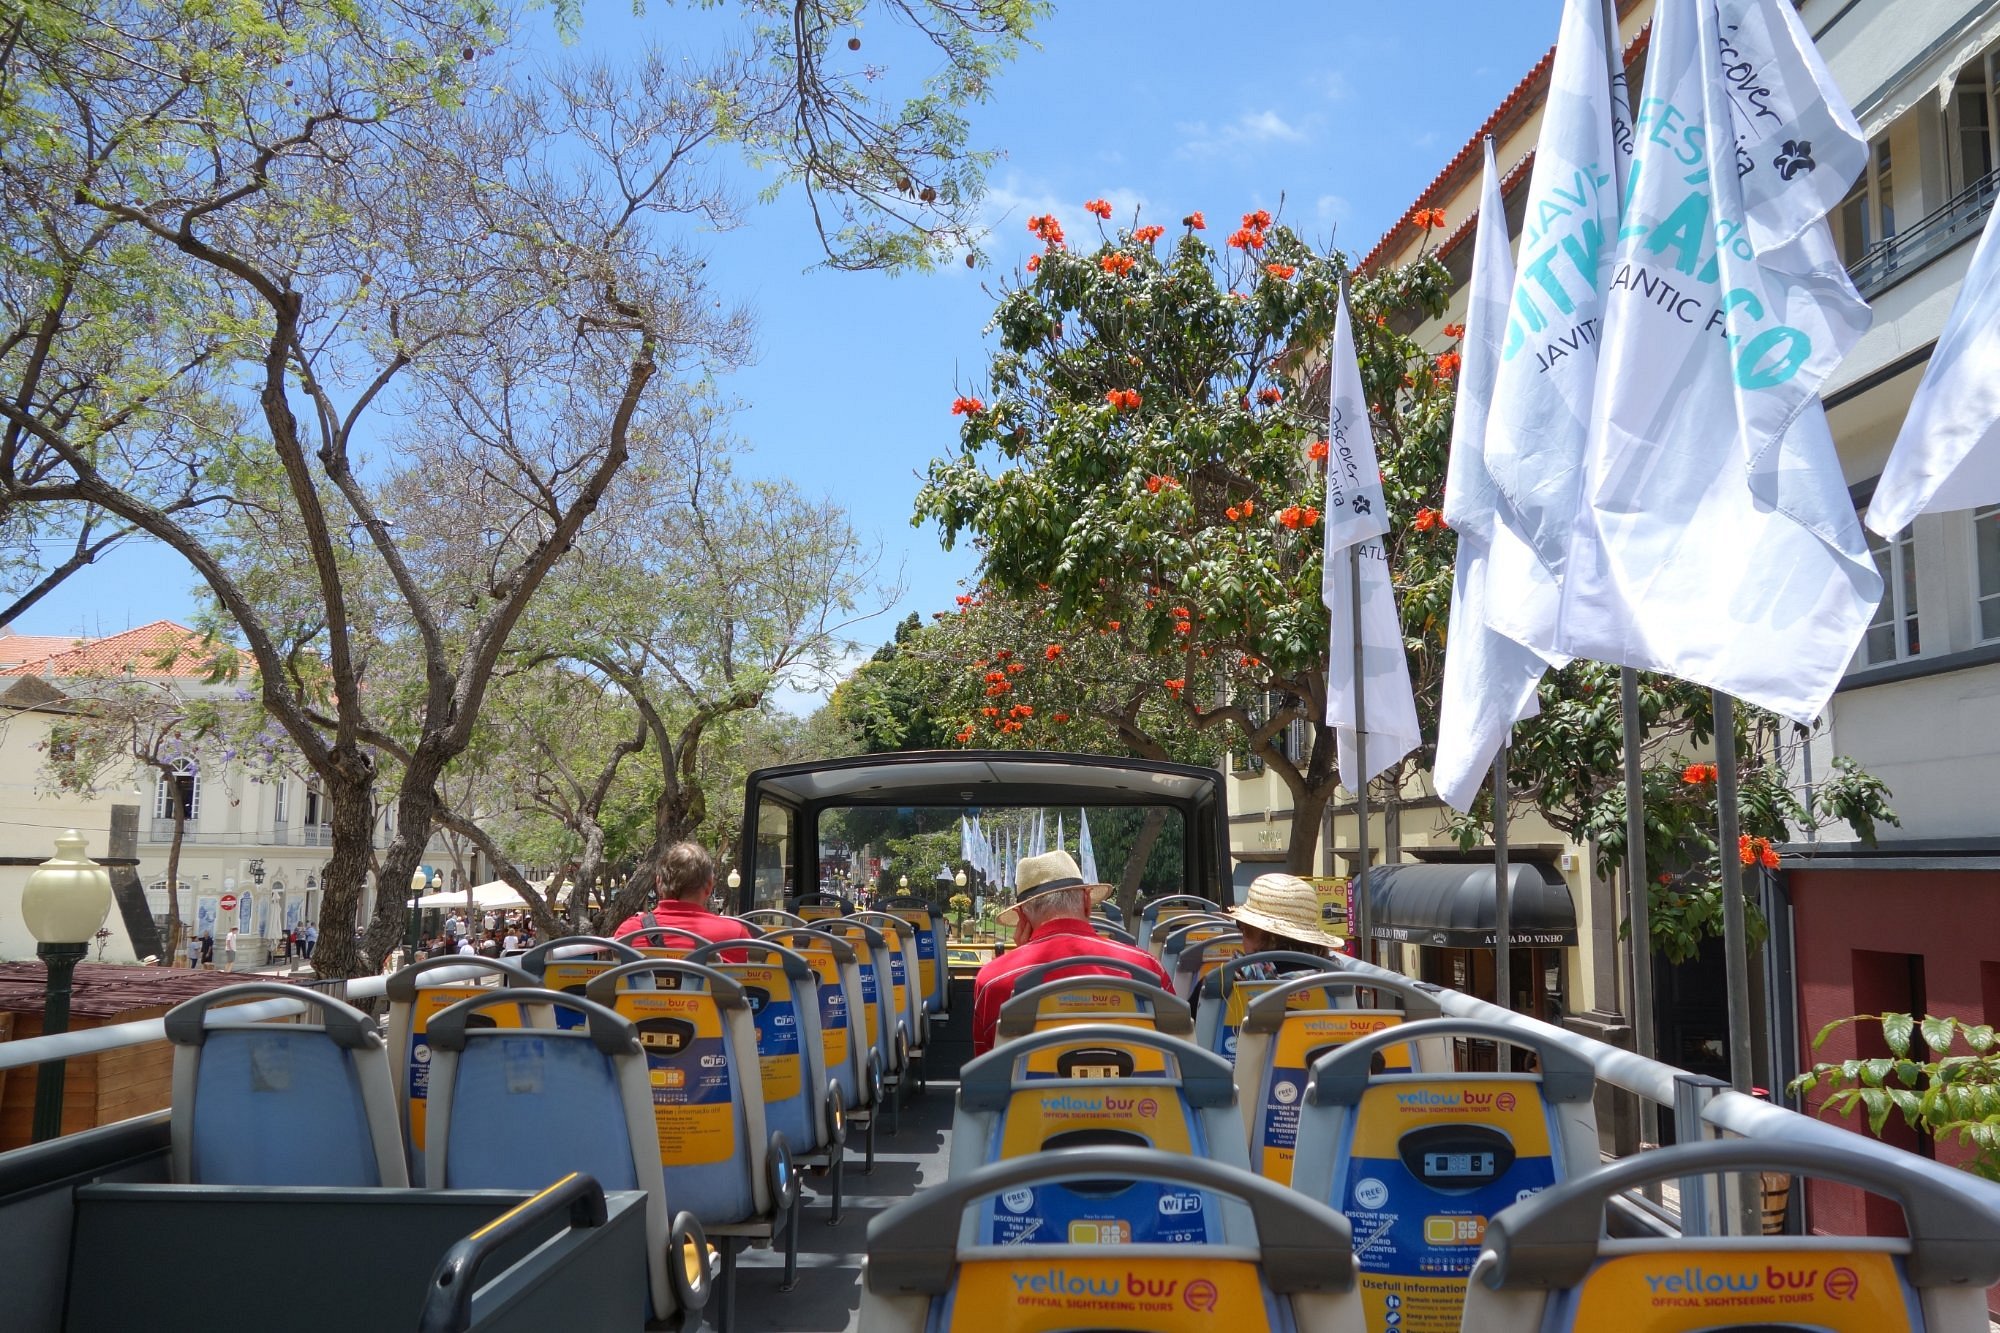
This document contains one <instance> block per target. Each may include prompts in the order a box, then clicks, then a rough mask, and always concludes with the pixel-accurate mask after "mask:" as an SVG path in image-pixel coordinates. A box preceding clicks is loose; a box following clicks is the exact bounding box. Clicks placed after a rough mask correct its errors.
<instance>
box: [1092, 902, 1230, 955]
mask: <svg viewBox="0 0 2000 1333" xmlns="http://www.w3.org/2000/svg"><path fill="white" fill-rule="evenodd" d="M1108 906H1109V904H1108V903H1107V904H1102V905H1100V906H1099V907H1098V909H1097V910H1098V911H1100V912H1102V911H1104V910H1105V908H1106V907H1108ZM1189 914H1193V915H1196V916H1214V915H1216V907H1215V904H1214V903H1212V902H1210V901H1209V900H1208V899H1206V898H1203V897H1201V896H1200V895H1198V894H1193V893H1169V894H1167V895H1166V896H1164V897H1160V898H1155V899H1153V901H1151V902H1149V903H1146V904H1145V905H1143V906H1142V907H1140V908H1139V927H1138V929H1137V930H1134V931H1133V932H1132V933H1133V934H1134V935H1137V936H1138V937H1139V947H1140V948H1141V949H1146V950H1149V951H1150V952H1151V953H1152V955H1153V957H1155V958H1158V957H1159V956H1160V951H1159V950H1158V949H1157V948H1154V947H1153V933H1154V931H1155V930H1156V929H1158V927H1159V924H1160V918H1161V917H1163V916H1164V917H1167V918H1168V919H1172V918H1173V917H1177V916H1187V915H1189ZM1116 919H1117V920H1118V923H1119V924H1120V925H1124V924H1125V922H1124V919H1123V917H1122V915H1121V916H1120V917H1119V918H1116ZM1161 938H1163V939H1164V938H1165V936H1162V937H1161Z"/></svg>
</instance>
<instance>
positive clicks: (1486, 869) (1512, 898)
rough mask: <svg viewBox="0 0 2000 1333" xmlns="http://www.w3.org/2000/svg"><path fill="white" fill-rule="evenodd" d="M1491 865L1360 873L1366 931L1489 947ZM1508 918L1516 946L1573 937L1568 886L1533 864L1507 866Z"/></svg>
mask: <svg viewBox="0 0 2000 1333" xmlns="http://www.w3.org/2000/svg"><path fill="white" fill-rule="evenodd" d="M1493 888H1494V885H1493V867H1492V866H1491V865H1490V864H1489V865H1483V866H1482V865H1393V866H1375V867H1373V868H1371V869H1370V870H1369V872H1368V906H1369V933H1370V934H1371V935H1373V936H1374V937H1375V938H1376V939H1378V940H1393V941H1396V942H1398V943H1402V944H1427V945H1432V946H1435V947H1438V948H1445V949H1491V948H1492V947H1494V946H1493ZM1507 888H1508V913H1507V915H1508V925H1509V927H1510V929H1511V931H1512V935H1513V941H1514V944H1515V945H1516V947H1527V946H1530V945H1539V946H1543V947H1554V946H1557V945H1573V944H1575V943H1576V906H1575V904H1573V903H1572V902H1571V901H1570V897H1569V886H1568V885H1567V884H1565V883H1563V880H1562V877H1561V876H1560V875H1558V874H1557V873H1556V872H1555V871H1554V870H1553V869H1551V868H1550V867H1547V866H1540V865H1522V864H1519V863H1514V864H1510V865H1509V866H1508V867H1507Z"/></svg>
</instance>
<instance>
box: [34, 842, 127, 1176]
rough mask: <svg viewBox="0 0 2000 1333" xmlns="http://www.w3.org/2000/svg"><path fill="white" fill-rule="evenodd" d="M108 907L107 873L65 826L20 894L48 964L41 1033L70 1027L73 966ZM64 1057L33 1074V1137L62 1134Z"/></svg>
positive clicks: (37, 949) (37, 946) (38, 950)
mask: <svg viewBox="0 0 2000 1333" xmlns="http://www.w3.org/2000/svg"><path fill="white" fill-rule="evenodd" d="M110 910H111V875H110V874H109V872H107V871H106V870H105V869H104V867H103V866H100V865H98V864H97V862H95V861H93V860H91V859H90V858H89V857H88V856H86V855H84V841H83V835H82V834H81V833H79V832H77V831H76V830H75V829H66V830H64V832H63V834H62V836H61V837H58V838H57V839H56V854H55V856H54V857H52V858H50V859H49V860H47V861H44V862H42V864H41V865H40V866H38V867H37V868H36V869H35V872H34V873H33V874H31V875H29V876H28V885H27V888H26V889H25V890H24V891H23V892H22V894H21V920H22V922H23V923H24V924H25V925H26V926H27V927H28V932H29V933H30V934H32V935H33V936H34V937H35V953H36V955H37V956H38V957H40V958H41V960H42V963H43V965H44V966H46V967H47V968H48V971H49V977H48V990H47V992H46V996H45V999H44V1001H43V1006H42V1032H43V1034H44V1035H46V1036H53V1035H54V1034H55V1033H58V1032H67V1031H69V998H70V989H71V985H72V982H73V981H74V978H75V975H76V965H77V964H78V963H79V962H81V961H82V960H83V956H84V955H85V954H86V953H88V952H89V951H90V940H91V937H92V936H94V935H95V934H96V933H97V928H98V927H99V926H101V925H103V924H104V918H105V915H106V914H107V913H108V912H110ZM65 1072H66V1065H65V1062H64V1061H62V1060H49V1061H45V1062H44V1063H43V1064H42V1066H41V1067H40V1069H39V1070H37V1071H36V1075H35V1121H34V1137H35V1142H37V1143H41V1142H43V1141H44V1140H46V1139H53V1138H57V1137H59V1136H60V1135H61V1134H62V1104H63V1075H64V1073H65Z"/></svg>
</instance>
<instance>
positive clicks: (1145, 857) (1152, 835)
mask: <svg viewBox="0 0 2000 1333" xmlns="http://www.w3.org/2000/svg"><path fill="white" fill-rule="evenodd" d="M1166 826H1167V812H1166V811H1165V810H1164V809H1162V808H1161V807H1159V806H1154V807H1153V808H1151V809H1149V810H1147V811H1146V822H1145V823H1143V824H1141V825H1140V826H1139V836H1138V837H1137V838H1134V839H1133V840H1132V854H1131V855H1130V856H1129V857H1127V858H1126V859H1125V872H1124V873H1123V874H1122V875H1120V876H1119V877H1118V910H1119V911H1121V912H1123V913H1124V914H1125V920H1126V922H1127V923H1128V925H1127V929H1130V923H1136V922H1137V921H1138V919H1139V881H1140V879H1141V878H1143V877H1144V875H1145V873H1146V862H1148V861H1150V860H1152V859H1153V844H1154V843H1155V842H1158V841H1159V838H1160V830H1161V829H1163V828H1165V827H1166Z"/></svg>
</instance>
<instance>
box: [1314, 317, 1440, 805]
mask: <svg viewBox="0 0 2000 1333" xmlns="http://www.w3.org/2000/svg"><path fill="white" fill-rule="evenodd" d="M1330 362H1331V364H1330V366H1329V368H1328V386H1327V396H1328V398H1329V399H1330V405H1329V407H1328V414H1327V443H1328V446H1329V449H1328V455H1327V472H1326V547H1325V550H1324V553H1323V556H1322V559H1323V561H1324V564H1323V567H1322V569H1321V573H1320V600H1321V601H1323V602H1325V603H1326V609H1327V613H1328V615H1329V616H1330V617H1331V624H1330V625H1329V627H1328V628H1329V634H1328V640H1329V642H1328V645H1327V668H1326V721H1327V725H1328V726H1331V727H1333V728H1334V729H1335V737H1336V741H1337V752H1338V755H1339V758H1340V781H1341V785H1342V786H1344V787H1346V788H1347V789H1348V790H1349V791H1358V790H1360V788H1361V784H1362V783H1364V782H1366V781H1368V780H1369V779H1370V778H1372V777H1374V776H1375V775H1376V774H1377V773H1380V772H1381V771H1382V770H1383V769H1385V768H1388V767H1389V766H1390V765H1391V764H1394V763H1395V762H1396V761H1397V760H1399V759H1401V758H1402V757H1403V756H1404V755H1406V754H1408V753H1409V752H1410V751H1412V750H1414V749H1416V748H1417V745H1418V744H1419V742H1420V741H1421V740H1422V736H1421V734H1420V733H1419V732H1418V730H1417V701H1416V697H1415V696H1414V695H1413V694H1412V693H1411V692H1410V659H1409V657H1408V656H1407V655H1406V654H1405V653H1404V651H1403V622H1402V617H1401V616H1399V615H1398V614H1397V613H1396V589H1395V586H1394V584H1392V583H1391V582H1390V580H1389V557H1388V555H1387V553H1386V552H1385V551H1384V550H1383V549H1382V541H1381V537H1382V534H1383V533H1385V532H1387V531H1388V530H1389V518H1388V515H1387V513H1386V512H1384V507H1383V504H1382V471H1381V468H1380V467H1379V466H1378V465H1377V463H1376V461H1375V437H1374V436H1373V435H1372V434H1371V433H1370V432H1369V429H1368V399H1367V396H1366V395H1365V394H1364V393H1363V392H1362V388H1361V364H1360V362H1359V361H1358V360H1357V359H1356V357H1355V351H1354V329H1353V326H1352V324H1351V323H1350V321H1349V317H1348V310H1347V302H1346V300H1344V299H1343V300H1342V301H1341V303H1340V312H1339V314H1338V315H1337V316H1336V318H1335V320H1334V325H1333V347H1332V350H1331V353H1330ZM1349 551H1354V552H1357V553H1358V556H1359V560H1360V566H1361V569H1360V582H1361V652H1360V655H1361V673H1362V681H1361V684H1362V685H1363V687H1364V690H1363V693H1364V694H1365V695H1366V699H1365V700H1364V702H1363V708H1364V709H1365V710H1366V716H1365V717H1357V716H1356V709H1355V706H1354V702H1355V701H1354V694H1355V680H1354V658H1355V644H1354V612H1353V602H1352V600H1351V598H1350V593H1351V590H1352V588H1353V582H1354V575H1353V573H1352V565H1351V563H1350V557H1349V555H1348V552H1349ZM1357 732H1365V733H1366V736H1367V742H1368V744H1367V766H1368V771H1367V772H1365V773H1363V772H1361V771H1359V769H1360V765H1359V764H1358V763H1357V762H1356V755H1355V751H1356V749H1357V748H1358V747H1357V741H1358V739H1359V737H1358V736H1357V735H1356V733H1357Z"/></svg>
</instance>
